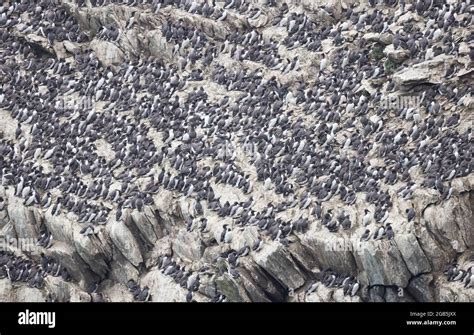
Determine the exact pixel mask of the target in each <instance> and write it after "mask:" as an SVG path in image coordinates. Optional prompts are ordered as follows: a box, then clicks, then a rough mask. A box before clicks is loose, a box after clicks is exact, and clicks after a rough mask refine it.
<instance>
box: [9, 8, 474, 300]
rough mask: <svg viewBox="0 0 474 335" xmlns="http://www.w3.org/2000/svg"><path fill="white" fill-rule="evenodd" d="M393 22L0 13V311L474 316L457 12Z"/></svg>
mask: <svg viewBox="0 0 474 335" xmlns="http://www.w3.org/2000/svg"><path fill="white" fill-rule="evenodd" d="M407 2H408V1H407ZM390 4H391V2H390V1H385V2H384V3H382V1H380V3H378V4H376V5H375V7H371V6H370V5H369V3H366V2H361V3H359V2H357V1H349V0H341V1H329V2H328V1H324V2H318V1H296V0H289V1H286V3H283V2H281V1H268V3H267V1H263V0H262V1H240V2H239V1H237V0H233V1H226V2H216V5H215V7H213V6H212V4H211V2H209V3H208V2H204V1H124V2H113V1H100V0H97V1H89V0H85V1H69V0H61V1H39V2H38V3H35V4H31V3H29V2H22V3H18V4H16V5H14V6H12V7H7V6H3V7H2V8H1V11H2V16H1V20H0V37H1V44H0V54H1V64H0V66H1V67H0V71H1V72H2V78H1V79H0V82H1V84H2V87H1V90H2V91H1V94H0V116H1V120H2V121H1V122H0V153H1V156H0V167H1V177H2V180H1V186H0V232H1V236H2V238H3V242H4V243H3V244H2V249H3V251H0V266H1V268H0V297H1V298H0V300H2V301H44V300H46V301H137V300H138V301H146V300H151V301H191V300H195V301H307V302H320V301H322V302H327V301H354V302H357V301H387V302H389V301H390V302H392V301H400V302H404V301H474V290H473V288H472V287H474V279H473V280H471V278H473V277H472V276H473V274H472V270H471V269H472V266H473V265H474V255H473V245H474V228H473V222H474V213H473V211H474V206H473V204H474V199H473V196H474V193H473V189H474V187H473V183H474V175H473V174H472V162H473V160H472V134H471V132H472V129H471V126H472V113H473V101H472V97H471V91H472V72H471V70H470V69H471V66H472V56H473V52H472V50H473V47H474V46H473V44H472V33H473V32H472V28H470V27H472V12H470V11H469V9H468V8H466V6H465V5H466V4H465V3H459V2H454V1H447V2H443V1H433V2H432V5H431V6H426V5H425V3H424V2H423V1H415V2H414V3H409V2H408V3H407V4H406V5H405V6H404V7H400V6H399V5H396V6H393V7H392V6H390ZM446 22H448V23H449V24H448V23H446ZM53 24H54V25H53ZM387 97H392V100H389V99H387ZM401 97H408V98H409V99H408V100H406V99H405V100H403V98H401ZM410 99H411V100H410ZM384 101H385V102H387V101H389V105H388V106H387V104H384ZM394 101H395V102H394ZM400 101H405V102H406V101H408V102H409V104H408V105H407V104H401V105H400ZM413 101H415V102H416V106H415V105H410V103H411V102H413ZM84 102H90V105H84ZM390 103H392V106H390ZM394 103H395V104H397V106H395V107H394V105H393V104H394ZM470 123H471V124H470ZM23 242H24V243H25V244H24V245H22V243H23Z"/></svg>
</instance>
